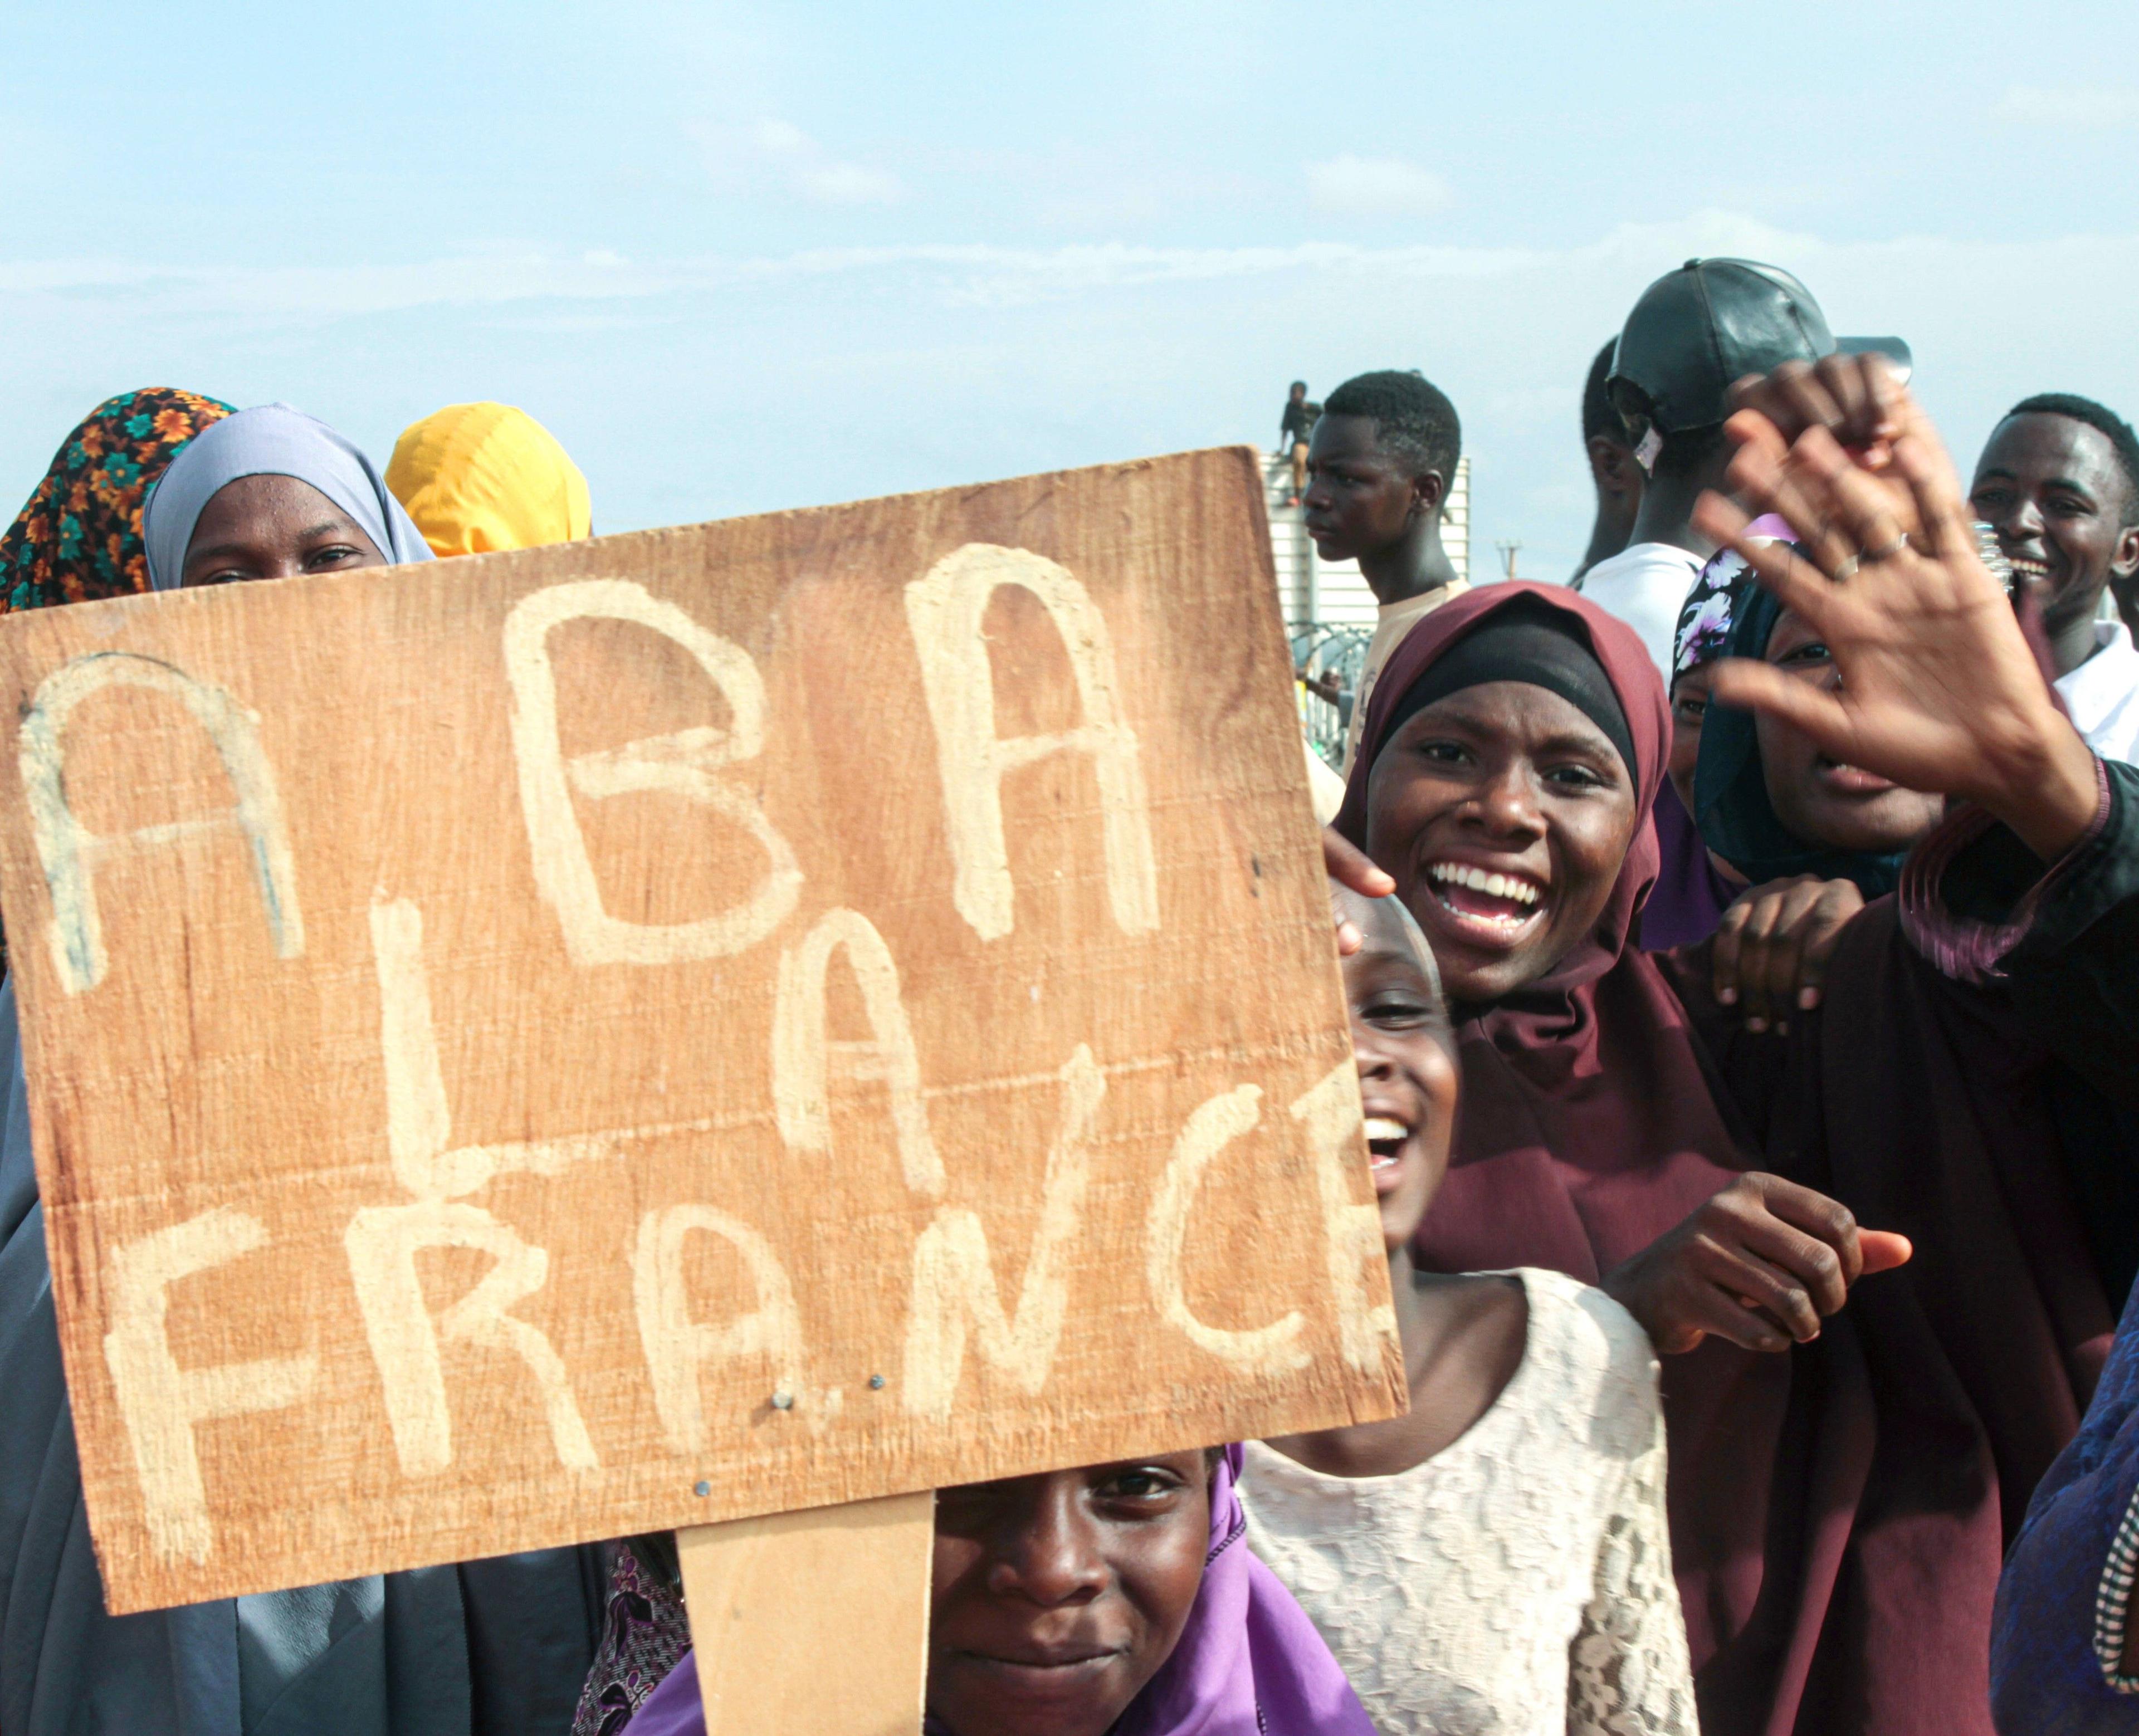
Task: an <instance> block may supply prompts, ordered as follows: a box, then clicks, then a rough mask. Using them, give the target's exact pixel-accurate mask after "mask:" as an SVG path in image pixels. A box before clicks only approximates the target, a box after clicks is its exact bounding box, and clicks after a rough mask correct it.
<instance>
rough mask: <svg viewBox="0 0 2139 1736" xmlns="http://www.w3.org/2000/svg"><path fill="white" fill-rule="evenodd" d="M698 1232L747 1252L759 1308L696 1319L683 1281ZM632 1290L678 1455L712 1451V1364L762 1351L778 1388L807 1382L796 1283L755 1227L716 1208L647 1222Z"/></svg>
mask: <svg viewBox="0 0 2139 1736" xmlns="http://www.w3.org/2000/svg"><path fill="white" fill-rule="evenodd" d="M693 1230H705V1231H707V1233H709V1234H711V1235H717V1236H719V1237H720V1238H721V1239H722V1240H723V1241H725V1242H727V1244H728V1245H730V1246H731V1247H732V1248H733V1249H735V1250H736V1252H737V1254H741V1255H742V1262H743V1264H744V1265H745V1266H746V1267H747V1268H749V1270H750V1279H751V1285H752V1286H753V1288H755V1289H756V1292H757V1307H756V1310H755V1311H754V1312H752V1313H747V1314H745V1315H743V1316H742V1317H741V1318H738V1319H735V1320H732V1321H730V1322H729V1323H727V1325H726V1326H708V1325H704V1324H702V1323H699V1322H697V1321H696V1320H693V1318H691V1297H690V1291H689V1289H688V1286H687V1285H686V1284H684V1281H683V1243H684V1240H685V1239H686V1238H687V1237H688V1236H689V1235H690V1234H691V1232H692V1231H693ZM631 1293H632V1299H633V1300H634V1302H635V1303H637V1305H638V1309H639V1342H640V1343H641V1344H643V1345H644V1347H645V1349H646V1367H647V1370H648V1372H649V1373H650V1374H651V1375H652V1376H653V1405H654V1409H655V1410H656V1411H658V1412H659V1413H660V1416H661V1430H662V1433H663V1435H666V1436H667V1437H668V1445H669V1447H670V1448H671V1449H672V1450H674V1451H676V1452H678V1453H702V1452H703V1451H704V1450H706V1440H707V1435H706V1406H705V1395H704V1392H703V1391H702V1388H701V1387H700V1385H699V1375H700V1373H701V1372H702V1370H703V1369H704V1367H705V1366H706V1364H707V1363H708V1362H726V1361H728V1360H730V1359H732V1358H733V1357H749V1356H762V1357H766V1359H767V1360H769V1361H770V1362H771V1364H772V1383H773V1386H776V1387H778V1388H781V1389H783V1390H785V1391H789V1392H798V1391H800V1390H801V1386H802V1320H801V1316H800V1314H799V1313H797V1312H796V1310H795V1290H794V1287H793V1286H792V1285H791V1284H789V1283H788V1281H787V1274H786V1270H785V1269H783V1268H782V1267H781V1264H780V1257H779V1256H778V1255H777V1254H775V1253H774V1252H773V1251H772V1245H771V1243H770V1242H768V1241H766V1239H765V1238H764V1237H763V1236H761V1235H759V1234H758V1233H757V1232H756V1230H753V1229H751V1227H750V1225H747V1224H746V1223H744V1222H743V1221H742V1220H741V1219H739V1218H733V1217H731V1216H729V1215H728V1214H727V1213H726V1212H724V1211H716V1210H714V1209H713V1208H712V1206H710V1205H672V1206H669V1207H668V1209H667V1210H663V1211H649V1212H648V1213H647V1214H646V1215H645V1216H644V1217H643V1218H641V1219H640V1220H639V1242H638V1245H637V1246H636V1247H635V1248H634V1249H633V1250H632V1256H631Z"/></svg>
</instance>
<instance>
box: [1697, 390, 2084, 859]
mask: <svg viewBox="0 0 2139 1736" xmlns="http://www.w3.org/2000/svg"><path fill="white" fill-rule="evenodd" d="M1891 413H1892V423H1893V425H1894V426H1895V427H1897V428H1898V429H1900V430H1901V432H1899V433H1897V435H1896V437H1895V438H1894V439H1893V440H1892V450H1891V467H1892V477H1891V479H1889V478H1885V477H1875V476H1873V475H1872V474H1871V473H1870V472H1867V470H1865V469H1864V468H1863V467H1862V466H1860V465H1859V464H1858V463H1857V462H1853V460H1852V458H1851V457H1850V455H1849V454H1848V452H1844V451H1843V448H1842V447H1841V445H1840V444H1839V443H1838V442H1837V441H1836V439H1835V438H1834V436H1833V434H1831V433H1829V432H1828V429H1827V428H1826V427H1824V426H1823V425H1821V424H1818V423H1814V424H1813V425H1811V426H1809V427H1807V428H1804V430H1803V432H1801V433H1798V434H1797V435H1796V437H1795V438H1794V439H1793V440H1791V441H1790V442H1789V443H1785V442H1784V438H1783V435H1782V433H1781V431H1780V430H1779V429H1778V428H1777V427H1776V426H1775V424H1774V423H1773V422H1771V421H1770V420H1769V418H1768V417H1767V416H1766V415H1765V413H1762V412H1760V411H1759V410H1740V412H1739V413H1737V414H1736V415H1735V416H1733V417H1732V418H1730V422H1729V423H1728V424H1726V427H1727V430H1728V432H1729V433H1730V438H1732V439H1733V440H1734V441H1735V442H1736V443H1738V452H1737V454H1736V456H1735V457H1734V458H1733V459H1732V460H1731V465H1730V483H1731V487H1732V488H1733V490H1734V491H1735V492H1736V493H1737V494H1738V495H1739V496H1740V497H1741V498H1742V499H1744V500H1745V501H1747V502H1748V503H1749V504H1750V506H1752V508H1753V510H1754V511H1755V513H1759V512H1779V513H1780V514H1781V515H1782V516H1784V518H1785V519H1787V520H1788V521H1789V523H1790V525H1791V526H1792V528H1793V529H1794V530H1795V531H1798V532H1799V535H1800V538H1801V540H1803V542H1804V545H1805V546H1806V547H1808V548H1809V549H1810V550H1813V561H1808V560H1805V559H1804V557H1802V556H1800V555H1796V554H1795V553H1794V552H1793V550H1791V548H1790V546H1789V545H1788V544H1784V543H1765V542H1755V541H1748V540H1746V539H1745V529H1746V526H1747V525H1748V524H1749V523H1750V517H1749V515H1748V514H1747V513H1746V512H1745V511H1743V510H1741V509H1740V507H1739V506H1737V505H1736V504H1735V503H1734V502H1733V501H1729V500H1726V499H1725V498H1723V497H1722V496H1720V495H1716V494H1706V495H1704V496H1701V503H1700V505H1699V506H1697V507H1696V510H1695V514H1694V522H1695V523H1696V526H1699V528H1700V529H1701V531H1702V532H1703V533H1704V534H1706V535H1708V536H1710V537H1711V538H1713V539H1714V540H1716V541H1717V542H1718V543H1721V544H1726V545H1729V546H1730V547H1731V548H1734V549H1735V550H1738V552H1739V553H1740V554H1741V555H1744V556H1745V560H1746V561H1747V563H1748V564H1749V565H1750V566H1751V567H1752V569H1753V570H1754V572H1755V575H1757V576H1758V578H1759V579H1760V583H1761V584H1765V586H1766V587H1767V588H1768V589H1769V590H1770V591H1772V592H1773V593H1774V594H1775V596H1776V597H1777V598H1778V599H1779V600H1780V601H1781V602H1782V603H1783V604H1784V606H1785V607H1786V608H1789V609H1792V610H1793V611H1794V612H1795V613H1796V614H1798V615H1799V617H1800V618H1801V619H1803V620H1804V622H1805V623H1807V624H1808V625H1809V626H1810V627H1811V628H1812V629H1813V632H1815V633H1818V635H1819V636H1820V638H1822V639H1823V640H1824V641H1825V642H1826V644H1827V647H1828V652H1829V653H1830V654H1831V655H1832V656H1833V660H1834V664H1835V667H1836V668H1837V669H1838V671H1839V672H1840V674H1841V678H1842V679H1841V686H1840V687H1839V689H1834V688H1830V687H1824V686H1816V685H1814V684H1813V683H1811V682H1802V681H1798V680H1795V679H1794V678H1793V677H1790V676H1789V674H1787V673H1785V672H1784V671H1782V670H1780V669H1776V668H1769V666H1768V665H1767V664H1765V663H1756V662H1753V661H1751V660H1749V659H1739V658H1731V659H1729V660H1727V661H1725V663H1721V664H1720V665H1719V666H1718V667H1717V669H1716V699H1717V700H1719V701H1720V702H1723V703H1724V704H1725V705H1735V706H1742V707H1745V708H1747V709H1749V710H1752V711H1760V712H1769V713H1770V714H1772V715H1774V716H1777V717H1779V718H1781V719H1782V720H1783V721H1784V722H1787V723H1789V724H1791V725H1793V726H1795V727H1796V728H1798V729H1799V730H1802V731H1804V733H1805V734H1806V735H1808V736H1811V737H1812V738H1813V741H1817V742H1818V744H1819V746H1821V747H1822V748H1823V749H1824V750H1825V751H1827V753H1828V754H1829V755H1830V756H1833V758H1834V759H1836V760H1841V761H1843V762H1844V763H1846V764H1848V765H1858V766H1862V768H1863V769H1864V770H1867V771H1872V772H1877V774H1879V775H1881V776H1882V777H1887V778H1891V779H1892V780H1894V781H1895V782H1896V783H1898V784H1902V785H1906V786H1907V787H1908V788H1910V789H1912V790H1932V791H1936V792H1937V793H1939V794H1941V795H1953V796H1959V797H1962V798H1965V799H1966V800H1971V801H1974V802H1976V803H1978V804H1980V805H1981V806H1982V807H1984V808H1985V809H1987V810H1989V811H1990V813H1991V814H1993V815H1995V817H1996V818H1998V819H2001V820H2003V821H2004V822H2005V823H2006V824H2008V825H2009V826H2010V827H2012V829H2014V831H2015V832H2016V833H2018V834H2019V836H2020V838H2021V839H2023V840H2024V842H2025V843H2026V844H2028V846H2029V848H2031V849H2033V850H2034V852H2035V853H2036V854H2038V855H2039V856H2040V857H2042V858H2044V860H2045V861H2053V860H2055V859H2056V858H2058V857H2059V856H2062V855H2063V853H2065V851H2066V850H2068V849H2069V848H2071V847H2072V845H2073V844H2075V843H2076V842H2078V839H2079V838H2080V837H2081V835H2082V834H2083V833H2084V832H2085V831H2086V830H2087V828H2088V825H2089V824H2091V823H2092V822H2093V818H2094V813H2095V808H2096V804H2097V797H2098V790H2097V784H2096V774H2095V768H2094V758H2093V755H2092V754H2091V753H2089V752H2088V748H2087V745H2086V744H2085V743H2084V742H2083V741H2081V740H2080V738H2079V736H2078V734H2077V733H2076V732H2075V731H2073V727H2072V725H2071V724H2070V723H2069V722H2068V721H2066V719H2065V717H2064V716H2063V713H2061V712H2059V711H2058V708H2057V707H2056V705H2055V703H2054V702H2053V700H2052V699H2051V697H2050V692H2049V688H2048V685H2047V683H2046V682H2044V678H2043V675H2042V672H2041V670H2040V668H2039V667H2038V666H2037V664H2036V662H2035V658H2034V653H2033V652H2032V651H2031V650H2030V649H2029V646H2028V643H2027V640H2026V639H2025V638H2024V637H2023V636H2022V634H2021V632H2020V628H2019V622H2018V621H2016V620H2015V619H2014V614H2013V609H2012V605H2011V604H2010V603H2009V600H2008V599H2007V598H2006V595H2005V593H2004V588H2003V587H2002V586H2000V584H1999V583H1998V581H1997V580H1996V579H1994V578H1993V577H1991V575H1990V573H1989V572H1988V571H1987V570H1985V567H1984V565H1983V563H1982V561H1981V560H1980V559H1979V558H1978V556H1977V555H1976V552H1975V538H1974V535H1973V533H1972V531H1971V530H1970V524H1969V520H1968V516H1967V514H1966V511H1965V508H1964V506H1963V503H1962V496H1961V492H1960V483H1959V481H1958V480H1957V479H1956V478H1955V475H1954V472H1953V467H1952V465H1951V462H1948V460H1947V458H1946V453H1945V452H1944V451H1943V449H1941V447H1940V446H1939V445H1938V443H1937V438H1936V434H1935V433H1933V432H1932V431H1931V427H1930V424H1929V423H1928V422H1926V420H1925V419H1924V418H1923V417H1922V416H1921V413H1920V412H1918V411H1917V410H1916V408H1915V407H1914V403H1913V401H1912V400H1910V399H1908V397H1907V394H1906V393H1903V394H1901V401H1900V402H1899V403H1898V405H1897V407H1895V408H1892V412H1891ZM1813 562H1816V563H1817V565H1814V564H1813Z"/></svg>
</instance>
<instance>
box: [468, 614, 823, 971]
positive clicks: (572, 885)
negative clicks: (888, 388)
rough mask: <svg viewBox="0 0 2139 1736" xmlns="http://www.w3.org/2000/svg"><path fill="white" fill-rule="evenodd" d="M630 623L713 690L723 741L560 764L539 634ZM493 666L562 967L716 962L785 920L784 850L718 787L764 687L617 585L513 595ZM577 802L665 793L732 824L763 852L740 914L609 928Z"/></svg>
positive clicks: (666, 739)
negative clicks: (702, 675) (677, 651)
mask: <svg viewBox="0 0 2139 1736" xmlns="http://www.w3.org/2000/svg"><path fill="white" fill-rule="evenodd" d="M582 619H606V620H614V621H630V622H634V623H637V624H638V625H639V626H641V627H647V628H652V629H653V631H654V632H655V633H660V634H662V635H663V637H664V638H668V639H672V640H673V641H674V642H675V643H677V644H678V645H681V646H682V647H683V648H684V650H686V651H688V652H689V653H690V654H691V655H692V657H693V658H695V659H696V660H697V665H698V667H699V668H701V669H702V670H704V671H705V672H706V676H707V679H708V680H710V681H711V682H712V683H713V685H714V686H715V687H717V688H719V689H720V692H721V696H722V698H723V699H725V700H726V701H727V706H728V709H729V711H730V712H731V713H732V719H731V721H730V723H729V725H728V726H727V728H726V729H717V728H713V727H710V726H708V727H706V728H701V729H688V730H681V731H678V732H677V733H676V734H674V735H672V736H648V737H647V738H646V739H645V740H644V741H634V742H631V743H629V744H628V745H627V746H623V747H619V748H612V749H610V750H609V751H605V752H602V753H592V754H582V755H580V756H579V757H578V758H576V759H575V760H570V761H569V762H567V761H566V760H565V757H564V751H563V749H562V748H561V746H560V745H559V742H558V738H557V683H556V677H555V675H554V674H553V672H551V667H550V651H549V639H550V634H551V631H552V629H554V628H557V627H559V626H560V625H562V624H563V623H565V622H566V621H575V620H582ZM505 668H506V673H507V676H508V677H510V679H511V682H512V753H513V758H514V760H516V763H517V765H518V766H519V769H520V807H521V815H522V817H523V818H524V819H525V820H526V824H527V848H528V851H529V853H530V854H531V856H532V858H533V859H534V865H535V883H536V886H537V887H538V888H540V889H541V893H542V896H543V897H544V898H545V899H546V901H547V902H548V903H549V905H550V907H551V909H553V910H555V911H556V912H557V920H558V922H560V924H561V925H562V926H563V928H564V932H565V951H566V952H567V953H568V954H569V955H570V958H571V961H572V962H573V963H574V964H575V965H611V964H623V965H665V964H669V963H673V961H676V960H678V959H691V958H717V957H719V956H722V955H723V954H726V953H731V952H741V951H745V950H746V949H747V948H749V947H751V946H756V944H757V943H758V942H759V941H761V940H763V939H764V938H765V937H766V936H767V935H768V934H770V933H771V932H772V931H773V930H774V929H775V928H776V927H779V926H780V924H781V922H782V921H783V920H784V919H785V918H786V916H787V913H788V912H790V911H791V910H792V909H794V907H795V899H796V897H798V896H799V894H800V890H801V886H802V872H801V870H800V868H797V867H796V866H795V852H794V851H793V849H791V848H790V847H789V845H788V843H787V840H786V839H784V838H782V837H781V835H780V834H779V833H777V832H776V831H774V830H773V829H772V823H771V821H770V820H768V819H766V817H765V815H764V814H763V813H761V811H760V810H759V808H758V806H757V804H756V802H754V801H752V800H751V798H750V797H749V796H748V795H746V794H745V793H744V792H743V791H742V790H739V789H737V787H736V786H735V785H732V784H730V783H728V782H727V781H726V780H724V779H722V777H721V776H720V775H719V774H720V771H721V769H722V767H723V766H727V765H736V764H737V763H739V762H740V761H742V760H754V759H756V757H757V756H758V755H759V754H760V753H761V752H762V751H764V748H765V686H764V683H763V682H762V681H761V680H760V679H759V677H758V672H757V666H756V664H755V663H752V662H751V660H750V656H749V653H746V652H745V651H744V650H743V649H742V648H741V647H740V646H737V645H732V644H730V643H728V641H727V640H726V639H724V638H721V637H720V636H719V635H718V634H717V633H709V632H708V631H707V629H706V628H703V627H701V626H700V625H699V624H698V623H697V622H696V621H694V620H693V619H691V618H690V616H688V614H684V612H683V610H682V609H678V608H677V607H676V605H675V604H673V603H663V602H661V601H660V600H659V599H657V598H655V597H653V596H652V595H650V594H649V593H648V592H647V590H646V589H645V588H644V586H643V585H638V584H632V583H630V582H629V580H628V579H581V580H579V581H577V582H575V583H572V584H553V585H551V586H550V587H549V588H548V589H546V590H539V591H536V592H535V593H533V594H531V595H530V596H526V597H523V598H522V599H521V600H520V601H519V602H518V603H517V604H515V605H514V607H513V610H512V613H511V614H510V615H508V616H507V618H506V622H505ZM573 790H578V791H579V793H580V795H583V796H585V798H586V799H587V800H590V801H599V800H602V799H603V798H604V797H606V796H613V795H624V794H625V793H626V792H628V791H631V790H666V791H668V793H669V794H671V795H680V796H683V797H685V798H687V799H688V800H691V801H694V802H697V803H698V804H701V805H702V806H704V807H707V808H710V809H712V810H713V811H714V812H715V813H717V814H721V815H722V816H723V817H724V818H726V819H730V820H732V821H733V822H734V823H735V824H737V825H739V826H741V827H742V829H744V830H745V831H746V832H748V833H749V834H750V835H751V837H752V838H754V839H756V841H757V843H758V845H759V847H760V848H762V849H763V850H764V852H765V854H766V862H767V864H768V865H767V868H766V873H765V878H763V879H761V880H760V881H759V882H758V883H757V885H756V887H755V888H752V890H751V894H750V896H749V897H747V898H746V899H745V900H744V901H743V902H742V903H740V904H737V905H735V906H733V907H731V908H729V909H727V910H724V911H722V912H719V913H718V914H717V915H714V916H710V917H700V918H699V919H698V920H697V921H696V922H670V923H653V922H625V921H624V920H622V919H621V918H619V917H613V916H611V915H610V914H609V912H608V910H607V908H606V907H604V905H603V903H602V895H601V887H600V883H599V882H598V881H597V880H596V879H595V868H594V863H593V861H592V859H591V858H590V857H589V856H588V854H587V844H586V838H585V834H583V833H582V832H581V831H580V822H579V816H578V815H577V814H575V812H574V811H573V808H572V791H573Z"/></svg>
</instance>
